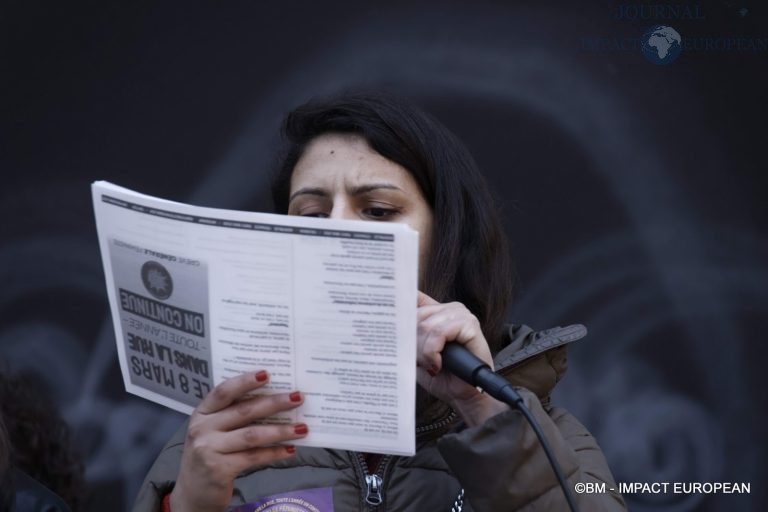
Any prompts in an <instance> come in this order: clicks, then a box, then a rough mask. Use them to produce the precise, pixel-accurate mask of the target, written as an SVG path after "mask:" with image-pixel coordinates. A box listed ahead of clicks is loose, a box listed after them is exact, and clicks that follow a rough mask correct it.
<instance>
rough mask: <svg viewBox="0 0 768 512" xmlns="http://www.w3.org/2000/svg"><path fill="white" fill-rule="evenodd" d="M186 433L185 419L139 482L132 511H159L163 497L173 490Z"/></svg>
mask: <svg viewBox="0 0 768 512" xmlns="http://www.w3.org/2000/svg"><path fill="white" fill-rule="evenodd" d="M186 434H187V421H185V422H184V423H183V424H182V425H181V427H180V428H179V429H178V430H177V431H176V433H175V434H174V435H173V436H172V437H171V439H170V440H169V441H168V442H167V443H166V445H165V447H164V448H163V450H162V451H161V452H160V455H158V456H157V459H155V463H154V464H152V467H151V468H150V469H149V473H147V476H146V477H145V478H144V482H143V483H142V484H141V489H139V494H138V495H137V496H136V501H135V502H134V504H133V509H132V510H133V512H159V511H160V507H161V503H162V500H163V497H164V496H165V495H166V494H168V493H170V492H171V491H172V490H173V486H174V484H175V483H176V477H177V476H178V474H179V467H180V466H181V454H182V451H183V450H184V438H185V436H186Z"/></svg>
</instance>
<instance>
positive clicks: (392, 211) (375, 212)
mask: <svg viewBox="0 0 768 512" xmlns="http://www.w3.org/2000/svg"><path fill="white" fill-rule="evenodd" d="M363 213H364V214H365V215H367V216H368V217H371V218H372V219H386V218H388V217H393V216H395V215H397V214H398V213H400V210H398V209H396V208H380V207H373V208H366V209H365V210H363Z"/></svg>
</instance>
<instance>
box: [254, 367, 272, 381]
mask: <svg viewBox="0 0 768 512" xmlns="http://www.w3.org/2000/svg"><path fill="white" fill-rule="evenodd" d="M268 377H269V375H267V372H265V371H264V370H261V371H260V372H259V373H257V374H256V382H264V381H265V380H267V378H268Z"/></svg>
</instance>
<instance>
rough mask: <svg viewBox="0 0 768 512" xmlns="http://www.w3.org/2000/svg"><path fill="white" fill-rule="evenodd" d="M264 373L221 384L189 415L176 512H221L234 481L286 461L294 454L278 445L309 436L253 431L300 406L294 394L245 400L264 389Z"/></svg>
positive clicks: (277, 429)
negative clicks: (270, 418)
mask: <svg viewBox="0 0 768 512" xmlns="http://www.w3.org/2000/svg"><path fill="white" fill-rule="evenodd" d="M268 378H269V376H268V374H267V372H265V371H260V372H256V373H246V374H243V375H239V376H237V377H233V378H231V379H228V380H225V381H224V382H222V383H221V384H219V385H218V386H216V387H215V388H213V389H212V390H211V392H210V393H208V395H207V396H206V397H205V398H204V399H203V401H202V402H200V404H199V405H198V406H197V409H195V411H194V412H193V413H192V416H191V417H190V419H189V427H188V428H187V437H186V440H185V443H184V453H183V455H182V457H181V467H180V469H179V476H178V478H177V480H176V485H175V487H174V488H173V492H172V493H171V510H173V511H174V512H176V511H178V512H182V511H184V512H186V511H200V512H203V511H204V512H208V511H211V512H213V511H215V512H221V511H223V510H224V509H225V508H226V507H227V505H228V504H229V501H230V499H231V498H232V487H233V482H234V480H235V477H236V476H237V475H238V474H239V473H241V472H242V471H245V470H246V469H248V468H252V467H254V466H260V465H265V464H270V463H272V462H276V461H278V460H281V459H285V458H288V457H290V456H291V455H292V454H293V453H294V451H295V448H294V447H293V446H292V445H290V444H288V445H278V444H277V443H283V442H285V441H290V440H292V439H300V438H302V437H305V436H306V435H307V426H306V425H304V424H302V423H299V424H295V423H294V424H287V425H253V424H252V423H253V422H254V421H257V420H259V419H262V418H266V417H268V416H272V415H273V414H275V413H278V412H281V411H287V410H289V409H293V408H295V407H298V406H299V405H301V404H302V403H303V401H304V397H303V396H302V394H301V393H299V392H298V391H295V392H293V393H279V394H273V395H259V396H254V397H247V398H246V397H244V395H245V394H246V393H249V392H251V391H253V390H255V389H258V388H260V387H262V386H264V384H266V383H267V380H268Z"/></svg>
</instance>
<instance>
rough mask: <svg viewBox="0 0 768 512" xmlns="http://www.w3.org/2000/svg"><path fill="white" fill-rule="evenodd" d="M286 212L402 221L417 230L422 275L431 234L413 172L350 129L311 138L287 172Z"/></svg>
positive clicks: (428, 210)
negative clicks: (290, 172)
mask: <svg viewBox="0 0 768 512" xmlns="http://www.w3.org/2000/svg"><path fill="white" fill-rule="evenodd" d="M288 214H289V215H304V216H309V217H323V218H329V219H351V220H374V221H382V222H404V223H406V224H408V225H409V226H410V227H411V228H413V229H415V230H416V231H418V232H419V273H420V274H421V275H422V276H423V274H424V268H425V264H426V262H427V251H428V249H429V244H430V241H431V234H432V210H431V208H430V207H429V204H427V201H426V200H425V199H424V197H423V196H422V195H421V190H420V189H419V186H418V185H417V183H416V180H414V178H413V176H411V174H410V173H409V172H408V171H407V170H405V168H403V167H401V166H400V165H398V164H396V163H395V162H392V161H391V160H387V159H386V158H384V157H383V156H381V155H380V154H378V153H376V152H375V151H374V150H373V149H371V148H370V146H369V145H368V142H367V141H366V140H365V139H364V138H362V137H360V136H358V135H351V134H324V135H320V136H318V137H317V138H315V139H313V140H312V141H311V142H310V143H309V144H308V145H307V147H306V149H305V150H304V154H303V155H302V156H301V158H300V159H299V161H298V162H297V163H296V167H295V168H294V170H293V175H292V176H291V193H290V199H289V203H288Z"/></svg>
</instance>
